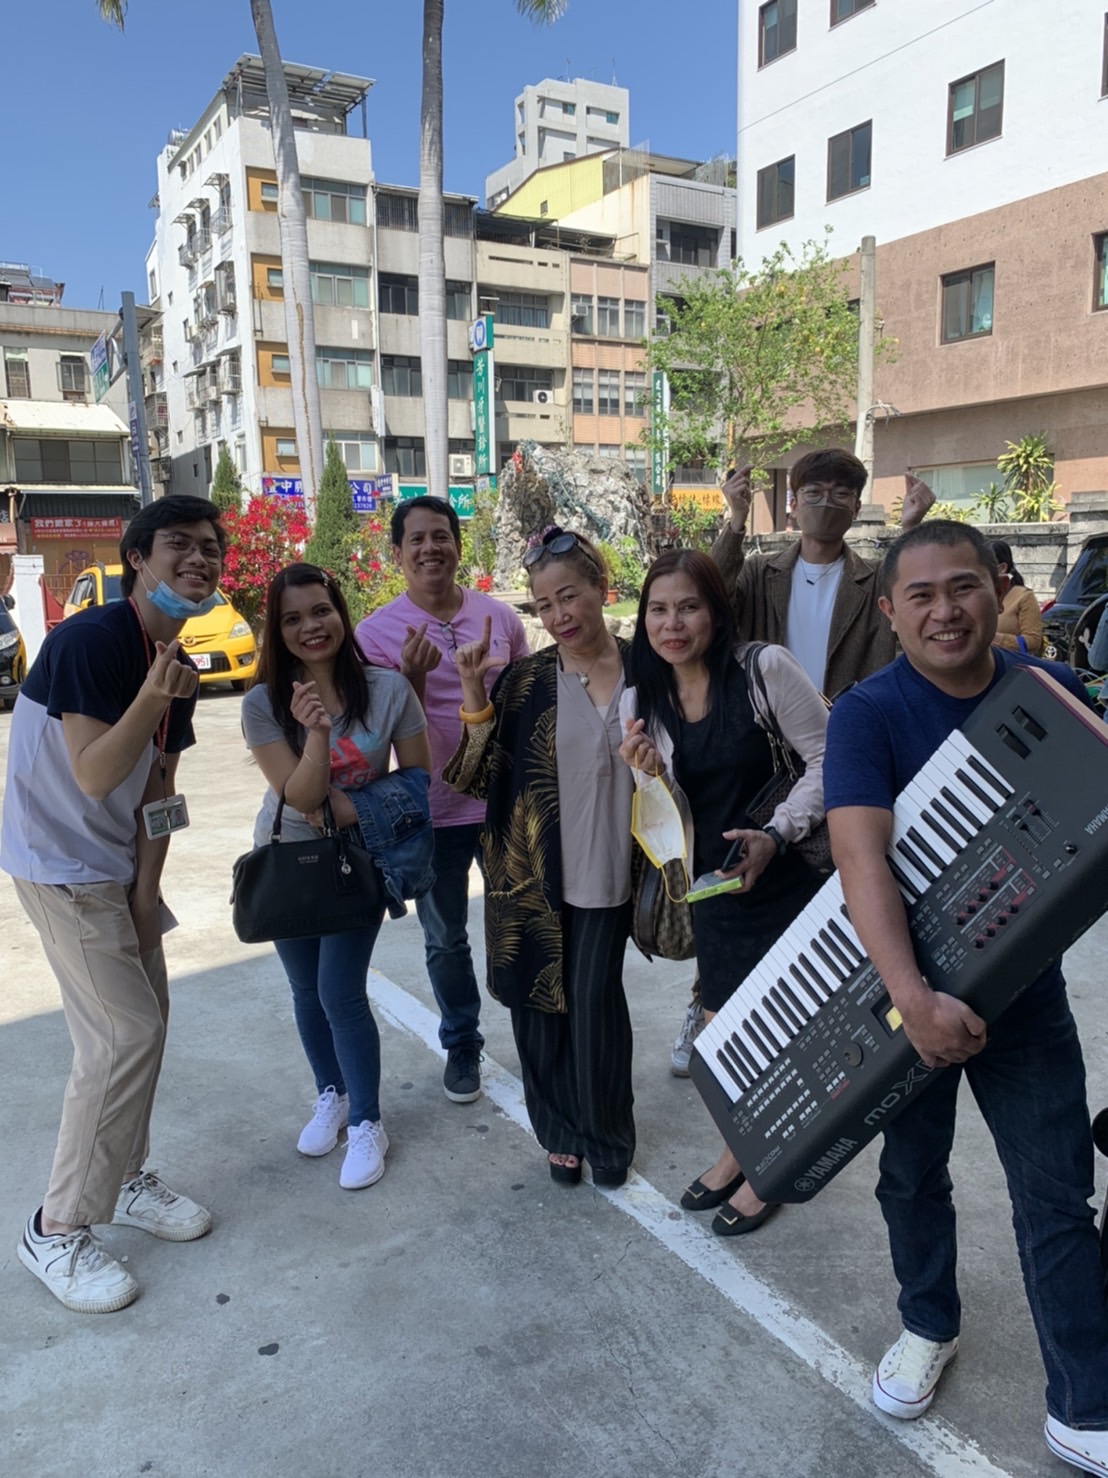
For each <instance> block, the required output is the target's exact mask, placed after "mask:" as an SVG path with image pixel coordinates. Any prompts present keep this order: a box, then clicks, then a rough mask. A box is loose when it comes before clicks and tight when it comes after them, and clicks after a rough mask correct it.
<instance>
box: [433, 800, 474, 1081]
mask: <svg viewBox="0 0 1108 1478" xmlns="http://www.w3.org/2000/svg"><path fill="white" fill-rule="evenodd" d="M480 835H481V826H480V823H478V822H472V823H470V824H468V825H466V826H436V827H435V860H434V868H435V884H434V887H433V888H432V889H431V891H430V892H429V893H424V895H423V897H422V898H417V899H416V913H417V914H418V915H419V922H420V923H421V924H422V926H423V942H424V946H425V949H426V954H427V974H428V976H429V977H430V980H431V989H432V990H433V991H434V993H435V1000H436V1002H437V1003H438V1008H439V1015H440V1016H441V1017H442V1020H441V1021H440V1023H439V1041H440V1042H441V1043H442V1045H443V1046H444V1047H445V1048H446V1050H447V1051H448V1052H449V1050H450V1049H451V1047H483V1046H484V1045H485V1039H484V1037H483V1036H482V1035H481V1033H480V1031H479V1029H478V1026H477V1020H478V1017H479V1016H480V1014H481V995H480V992H479V991H478V989H477V977H476V976H475V975H474V973H473V955H472V952H471V951H470V947H469V938H468V936H467V934H466V922H467V920H468V917H469V869H470V867H471V866H472V865H473V861H474V858H479V857H480V854H481V848H480V845H479V841H478V838H479V837H480Z"/></svg>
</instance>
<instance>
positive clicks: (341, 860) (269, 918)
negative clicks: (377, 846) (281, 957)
mask: <svg viewBox="0 0 1108 1478" xmlns="http://www.w3.org/2000/svg"><path fill="white" fill-rule="evenodd" d="M284 809H285V797H284V795H283V794H282V796H281V798H280V800H279V801H278V803H277V814H276V816H275V817H274V818H273V830H272V831H271V832H270V837H269V841H268V843H267V844H266V845H265V846H263V847H255V848H254V850H253V851H252V852H246V853H244V854H243V856H241V857H240V858H239V859H238V860H237V861H236V863H235V865H234V868H233V869H232V874H231V879H232V881H231V909H232V914H231V921H232V923H233V925H234V930H235V933H236V934H237V935H238V937H239V938H240V939H241V940H242V942H243V944H263V943H268V942H269V941H271V940H274V939H304V938H314V937H315V936H316V935H323V934H341V933H343V932H344V931H345V930H347V929H372V928H376V927H377V925H379V924H380V922H381V919H382V916H383V914H384V909H385V897H384V890H383V886H382V882H381V878H380V876H379V874H378V872H377V867H376V864H375V863H374V861H373V858H372V857H370V855H369V853H368V852H367V851H366V850H365V848H364V847H359V846H358V845H357V843H356V842H352V841H351V840H350V839H349V838H348V837H347V836H346V834H345V833H344V832H342V831H340V830H339V828H338V827H337V826H336V825H335V817H334V813H333V812H332V810H331V806H330V803H329V802H328V801H324V803H323V822H324V829H323V834H322V835H321V836H319V837H316V838H314V839H313V840H312V841H309V842H282V840H281V817H282V814H283V813H284Z"/></svg>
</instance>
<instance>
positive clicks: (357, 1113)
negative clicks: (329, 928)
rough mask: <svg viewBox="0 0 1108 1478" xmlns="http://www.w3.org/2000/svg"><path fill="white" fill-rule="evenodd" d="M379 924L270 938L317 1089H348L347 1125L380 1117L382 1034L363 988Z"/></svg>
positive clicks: (343, 1090)
mask: <svg viewBox="0 0 1108 1478" xmlns="http://www.w3.org/2000/svg"><path fill="white" fill-rule="evenodd" d="M381 912H382V916H383V914H384V905H383V904H382V908H381ZM380 927H381V923H380V920H378V922H377V927H376V928H374V929H350V930H347V931H346V932H345V933H343V934H324V935H323V937H322V938H319V939H277V940H275V941H274V948H275V949H276V951H277V954H278V957H279V958H280V961H281V964H282V965H284V967H285V974H286V975H287V976H288V978H289V984H290V985H291V986H292V1003H293V1010H294V1012H295V1015H296V1027H297V1030H298V1031H299V1033H300V1040H301V1042H302V1043H303V1046H304V1055H305V1056H306V1057H307V1059H308V1064H309V1066H310V1067H311V1070H312V1074H313V1076H314V1077H315V1086H316V1092H317V1093H322V1092H323V1090H324V1089H325V1088H331V1087H333V1088H335V1089H336V1091H337V1092H338V1093H340V1094H341V1093H349V1095H350V1122H351V1124H361V1123H362V1122H364V1121H365V1120H366V1119H370V1120H373V1121H376V1120H378V1119H380V1117H381V1104H380V1091H381V1038H380V1036H379V1034H378V1031H377V1023H376V1021H374V1019H373V1012H372V1011H371V1010H370V1009H369V1000H368V998H367V996H366V990H365V981H366V974H367V972H368V970H369V960H370V956H371V955H372V953H373V946H374V943H375V942H376V939H377V934H378V931H379V929H380Z"/></svg>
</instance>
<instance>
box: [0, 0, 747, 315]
mask: <svg viewBox="0 0 1108 1478" xmlns="http://www.w3.org/2000/svg"><path fill="white" fill-rule="evenodd" d="M422 9H423V7H422V5H421V3H420V0H389V3H385V4H382V3H380V0H273V12H274V18H275V21H276V25H277V34H278V38H279V40H280V43H281V51H282V54H283V55H284V56H285V57H286V58H287V59H288V60H290V61H295V62H303V63H306V64H307V65H309V66H319V67H329V68H331V69H333V70H335V71H345V72H351V73H354V74H356V75H358V76H363V77H373V78H375V79H376V86H375V87H374V88H373V89H372V90H371V92H370V94H369V99H368V103H367V108H368V131H369V136H370V139H371V141H372V145H373V160H374V168H375V170H376V173H377V177H378V178H379V179H381V180H384V181H387V182H389V183H400V184H416V183H417V182H418V181H417V169H418V161H419V87H420V42H421V20H422ZM17 10H18V19H15V12H12V13H11V14H10V15H9V18H8V22H7V25H6V27H5V33H4V41H5V45H4V51H5V67H4V113H5V117H6V119H7V129H6V141H5V148H4V153H3V156H2V158H0V187H2V193H0V200H2V201H3V206H2V209H0V258H2V259H3V260H6V261H22V262H30V263H31V264H32V265H33V266H36V267H41V268H42V269H43V270H44V271H45V272H46V273H47V275H49V276H51V277H53V278H55V279H56V280H60V281H63V282H64V283H65V284H66V289H65V299H64V302H65V305H66V306H67V307H74V308H95V307H96V306H97V303H98V301H99V298H100V294H101V290H103V294H104V306H105V307H106V308H109V309H114V308H117V307H118V306H119V294H120V292H122V291H125V290H130V291H132V292H134V293H135V294H136V296H137V297H138V299H139V301H142V298H143V292H144V288H143V279H144V272H143V260H144V257H145V254H146V250H147V247H148V245H149V243H150V240H151V237H152V234H153V222H154V217H153V212H152V211H151V210H150V209H149V208H148V205H147V202H148V201H149V200H150V198H151V196H152V195H153V194H154V190H155V188H156V183H157V181H156V175H155V168H154V161H155V158H156V156H157V153H158V151H159V150H160V149H161V147H162V146H163V145H164V143H165V141H166V136H167V134H168V132H169V130H170V128H173V127H176V126H181V127H187V126H190V125H191V124H192V123H193V122H194V121H195V119H196V118H197V116H198V115H199V113H200V111H201V110H202V109H203V107H204V106H205V105H206V103H207V102H208V100H209V99H210V98H211V97H212V95H213V94H214V93H215V91H216V88H217V87H218V85H219V83H220V81H221V80H222V78H223V76H224V75H225V74H226V72H227V71H228V69H229V68H230V66H231V65H232V63H233V62H234V61H235V60H236V59H237V58H238V57H239V56H240V55H241V54H242V53H243V52H247V51H249V52H253V51H256V50H257V45H256V42H255V38H254V31H253V26H252V24H251V20H250V7H249V4H248V0H176V3H170V0H132V3H131V7H130V12H129V15H128V20H127V29H126V31H125V33H124V34H123V35H122V36H121V35H119V33H118V32H117V31H115V30H114V28H112V27H109V26H107V25H106V24H105V23H104V22H102V21H101V20H100V19H99V16H98V14H97V8H96V4H95V3H94V0H37V3H34V0H32V3H31V4H24V5H20V6H18V7H17ZM736 10H737V7H736V5H735V3H734V0H683V3H682V4H681V5H680V7H679V10H677V11H675V9H674V6H673V3H672V0H570V6H569V11H568V13H567V15H566V17H565V19H564V20H562V21H560V22H559V23H558V24H557V25H556V26H553V27H549V28H544V29H539V28H537V27H535V26H533V25H532V24H531V23H530V22H528V21H526V20H524V19H523V18H522V17H521V16H519V15H518V14H517V13H516V10H515V6H514V4H513V3H512V0H446V28H445V35H444V42H443V71H444V84H445V110H446V128H445V133H446V137H445V183H446V188H447V189H448V190H457V191H461V192H464V193H466V194H471V195H477V196H479V197H482V196H483V185H484V177H485V174H486V173H487V172H488V171H490V170H492V169H495V168H496V167H497V166H499V165H501V164H504V163H506V162H507V161H508V159H510V158H511V154H512V99H513V98H514V97H515V95H516V93H517V92H518V91H520V90H521V89H522V87H523V86H525V85H526V84H527V83H531V82H538V81H540V80H541V79H542V78H543V77H560V76H570V77H590V78H593V79H594V80H596V81H599V82H610V81H612V80H613V77H614V79H615V80H616V81H617V82H618V83H619V85H620V86H621V87H626V88H629V89H630V93H631V139H632V142H633V143H639V142H642V141H644V140H649V142H650V144H651V146H652V147H653V148H654V149H656V150H658V151H659V152H663V153H668V154H677V155H681V156H685V157H688V158H698V159H707V158H709V157H710V156H711V155H713V154H717V153H719V152H721V151H723V150H727V151H728V152H733V151H734V142H735V16H736ZM678 15H679V17H680V20H679V21H678V19H677V17H678ZM680 38H687V39H680Z"/></svg>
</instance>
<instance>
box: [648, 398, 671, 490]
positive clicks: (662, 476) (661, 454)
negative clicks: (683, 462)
mask: <svg viewBox="0 0 1108 1478" xmlns="http://www.w3.org/2000/svg"><path fill="white" fill-rule="evenodd" d="M650 416H651V430H652V431H653V433H654V435H653V445H652V446H651V448H650V491H651V492H652V493H653V494H654V495H655V496H656V497H661V496H662V495H663V494H664V493H665V490H666V463H667V462H668V461H669V435H668V432H666V431H665V429H664V428H665V424H666V419H667V417H668V416H669V381H668V380H667V379H666V372H665V370H654V371H653V372H652V373H651V376H650Z"/></svg>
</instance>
